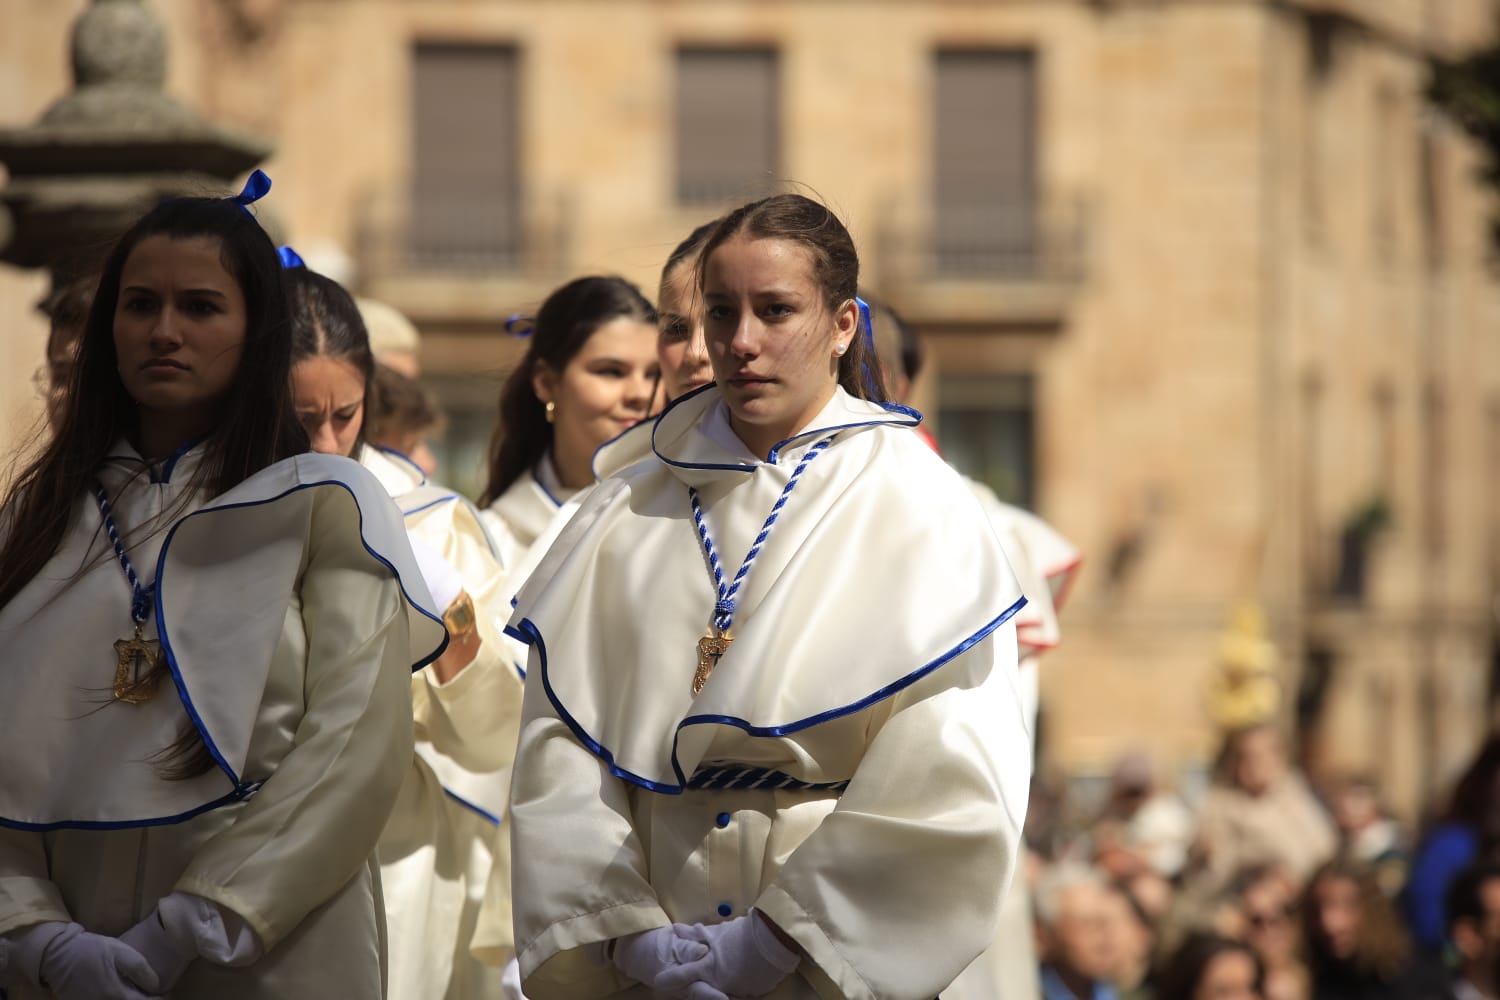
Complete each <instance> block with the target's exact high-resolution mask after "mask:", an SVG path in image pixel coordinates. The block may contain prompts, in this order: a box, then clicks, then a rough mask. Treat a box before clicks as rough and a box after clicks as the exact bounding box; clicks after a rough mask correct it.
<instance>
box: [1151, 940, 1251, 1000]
mask: <svg viewBox="0 0 1500 1000" xmlns="http://www.w3.org/2000/svg"><path fill="white" fill-rule="evenodd" d="M1263 975H1264V974H1263V971H1262V969H1261V964H1260V959H1259V958H1257V957H1256V955H1255V953H1254V952H1253V951H1251V950H1250V948H1249V947H1248V946H1247V945H1246V944H1245V943H1244V942H1242V941H1236V940H1234V939H1233V938H1227V937H1222V936H1220V935H1217V934H1208V933H1201V932H1200V933H1196V934H1192V935H1190V936H1189V937H1188V938H1187V939H1186V940H1185V941H1184V942H1183V943H1182V945H1181V946H1180V947H1178V948H1177V950H1176V951H1175V952H1173V954H1172V956H1171V957H1170V958H1169V959H1168V960H1167V961H1166V962H1165V963H1164V964H1163V966H1162V968H1161V970H1160V971H1159V972H1158V973H1157V974H1156V975H1154V976H1153V977H1152V990H1151V996H1152V1000H1264V998H1265V997H1266V994H1265V992H1264V990H1263V985H1262V982H1263Z"/></svg>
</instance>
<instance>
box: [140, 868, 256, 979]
mask: <svg viewBox="0 0 1500 1000" xmlns="http://www.w3.org/2000/svg"><path fill="white" fill-rule="evenodd" d="M120 940H121V941H123V942H125V943H126V944H128V945H130V946H131V947H132V948H134V949H135V950H136V951H138V952H140V953H141V954H142V955H143V956H145V959H146V961H148V962H150V963H151V968H152V969H153V970H154V971H155V972H156V979H157V982H158V983H159V984H160V986H161V988H162V989H163V990H170V989H171V988H172V987H173V986H175V985H177V980H179V979H181V978H182V974H183V973H184V972H185V971H187V967H188V966H189V965H191V964H192V963H193V960H194V959H197V958H199V957H202V958H206V959H208V960H209V961H210V962H213V963H215V964H217V965H231V966H243V965H249V964H250V963H251V962H254V961H255V960H256V959H258V958H260V956H261V954H262V951H263V949H262V948H261V944H260V938H259V937H258V936H256V933H255V932H254V931H253V930H251V929H250V926H249V925H248V924H246V923H245V922H244V920H242V919H240V917H239V915H238V914H235V913H232V912H229V911H226V910H222V909H220V908H219V907H218V906H216V905H215V904H213V903H211V902H209V901H208V900H206V899H204V898H203V897H202V896H195V895H193V894H192V893H187V892H174V893H171V894H170V895H168V896H166V897H165V898H164V899H162V901H161V902H159V903H157V904H156V909H155V910H154V911H152V913H151V915H150V916H148V917H147V918H146V919H145V920H142V921H141V922H140V923H138V924H136V925H135V926H134V927H132V928H130V930H128V931H126V932H125V933H124V934H121V935H120Z"/></svg>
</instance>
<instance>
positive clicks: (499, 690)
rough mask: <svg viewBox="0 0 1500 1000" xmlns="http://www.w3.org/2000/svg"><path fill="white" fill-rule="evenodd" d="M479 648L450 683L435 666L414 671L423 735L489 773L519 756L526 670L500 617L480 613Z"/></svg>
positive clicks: (463, 761) (416, 708)
mask: <svg viewBox="0 0 1500 1000" xmlns="http://www.w3.org/2000/svg"><path fill="white" fill-rule="evenodd" d="M475 624H476V627H477V629H478V632H479V652H478V653H476V654H475V656H474V660H473V662H471V663H470V664H469V665H468V666H467V667H465V668H464V669H463V670H462V671H461V672H460V673H459V675H458V676H457V677H454V678H453V679H452V680H450V681H449V682H448V683H446V684H443V683H440V682H439V681H438V679H437V675H436V674H434V673H433V672H432V670H431V669H423V670H419V671H418V672H417V673H416V674H414V675H413V676H412V690H411V694H412V710H413V712H414V714H415V717H416V724H417V730H418V732H419V734H420V735H421V736H422V737H423V738H425V739H427V740H429V741H430V742H431V743H432V745H433V747H434V748H435V749H437V750H438V751H439V752H441V753H442V754H444V755H445V756H447V757H451V758H452V759H453V761H454V762H455V763H457V764H458V765H459V766H460V767H463V768H465V769H466V770H469V771H474V772H478V773H484V772H488V771H496V770H499V769H500V768H502V767H505V766H506V765H508V764H510V763H511V762H512V761H513V760H515V756H516V732H517V730H518V729H519V728H520V724H521V675H520V674H518V673H517V672H516V668H515V665H514V664H513V663H512V661H511V655H510V654H511V649H512V647H511V645H510V643H508V642H507V641H505V639H504V637H503V636H502V635H501V633H500V630H499V628H497V627H496V625H495V623H494V619H493V618H492V617H491V616H490V615H488V614H486V613H484V612H483V611H482V610H480V613H479V614H477V615H475Z"/></svg>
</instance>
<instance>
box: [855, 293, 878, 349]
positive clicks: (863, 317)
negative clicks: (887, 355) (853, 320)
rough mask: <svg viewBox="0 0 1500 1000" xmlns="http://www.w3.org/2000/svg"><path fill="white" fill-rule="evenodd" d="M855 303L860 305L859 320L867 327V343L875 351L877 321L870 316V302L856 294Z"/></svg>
mask: <svg viewBox="0 0 1500 1000" xmlns="http://www.w3.org/2000/svg"><path fill="white" fill-rule="evenodd" d="M854 304H855V305H857V306H859V322H860V324H861V325H862V326H864V328H865V343H866V344H868V345H869V346H870V350H871V351H874V350H875V321H874V320H873V319H871V318H870V303H868V302H866V301H865V300H864V299H862V298H860V297H859V296H858V295H856V296H854Z"/></svg>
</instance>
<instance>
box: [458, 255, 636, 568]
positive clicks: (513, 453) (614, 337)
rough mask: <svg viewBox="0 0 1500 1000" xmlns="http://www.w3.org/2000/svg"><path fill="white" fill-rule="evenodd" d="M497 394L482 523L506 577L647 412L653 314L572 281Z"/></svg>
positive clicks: (540, 319)
mask: <svg viewBox="0 0 1500 1000" xmlns="http://www.w3.org/2000/svg"><path fill="white" fill-rule="evenodd" d="M526 336H527V344H526V354H525V356H524V357H523V358H522V359H521V361H520V363H519V364H518V365H516V368H515V370H514V371H513V372H511V374H510V377H509V378H507V379H506V380H505V385H504V386H503V387H502V388H501V390H500V419H499V422H498V423H497V424H496V426H495V433H494V437H493V438H492V439H491V444H490V462H489V478H488V482H487V484H486V485H485V488H484V493H483V495H482V496H481V497H480V499H479V506H480V507H481V508H483V509H482V510H481V517H482V519H483V521H484V525H485V528H486V529H487V530H488V531H489V533H490V538H491V539H492V540H493V542H494V544H495V548H496V550H497V552H498V553H499V558H500V564H501V566H503V567H505V569H506V570H507V572H512V575H514V573H513V571H514V569H515V568H516V567H517V566H519V565H520V564H521V562H522V561H523V559H524V558H525V556H526V553H527V552H528V550H529V549H530V548H531V546H532V544H533V543H534V542H535V541H536V540H537V538H538V536H540V535H542V534H543V533H544V532H545V531H546V530H547V527H548V525H549V524H550V523H551V522H552V521H553V519H554V518H555V517H556V516H557V512H558V510H559V509H560V508H561V507H562V506H563V504H564V502H566V501H567V500H569V499H570V498H572V497H573V496H574V495H575V494H577V493H578V492H579V491H581V490H583V489H585V488H586V487H589V486H592V485H593V484H594V452H595V451H597V450H598V449H599V447H600V446H601V445H603V444H604V443H605V442H606V441H609V440H611V439H612V438H615V437H618V436H619V435H621V434H623V433H624V432H625V431H627V430H629V429H630V428H632V427H634V426H635V425H636V424H638V423H640V422H641V421H642V420H644V419H646V417H647V416H648V415H649V414H650V412H651V404H652V399H653V397H654V395H655V393H656V384H657V380H658V378H659V375H660V367H659V365H658V362H657V359H656V338H657V331H656V310H655V308H654V307H653V306H652V305H651V303H650V302H649V301H647V299H646V297H645V296H644V295H642V294H641V293H640V290H639V289H638V288H636V287H635V286H634V285H632V284H631V283H630V282H628V281H626V280H625V279H623V278H613V277H586V278H577V279H575V280H573V281H570V282H568V283H567V284H566V285H563V286H562V287H561V288H559V289H557V290H556V291H554V292H553V293H552V294H551V295H549V296H547V300H546V301H545V302H543V303H542V307H541V309H539V310H538V311H537V315H536V321H535V324H534V326H533V327H532V329H531V330H530V332H529V333H528V334H527V335H526Z"/></svg>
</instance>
